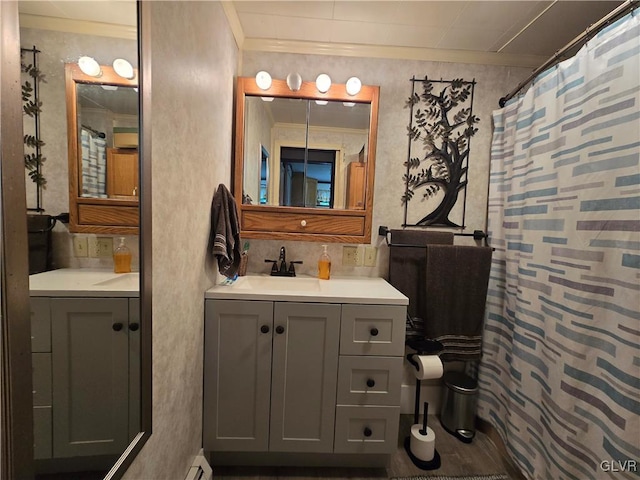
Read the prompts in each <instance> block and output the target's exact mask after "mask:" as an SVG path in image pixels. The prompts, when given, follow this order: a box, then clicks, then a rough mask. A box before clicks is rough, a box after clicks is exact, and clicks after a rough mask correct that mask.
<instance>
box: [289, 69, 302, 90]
mask: <svg viewBox="0 0 640 480" xmlns="http://www.w3.org/2000/svg"><path fill="white" fill-rule="evenodd" d="M287 86H288V87H289V90H291V91H292V92H297V91H298V90H300V87H301V86H302V77H301V76H300V74H299V73H290V74H289V75H287Z"/></svg>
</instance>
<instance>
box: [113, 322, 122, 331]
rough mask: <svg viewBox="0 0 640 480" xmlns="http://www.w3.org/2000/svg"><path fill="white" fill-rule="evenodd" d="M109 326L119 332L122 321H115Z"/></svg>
mask: <svg viewBox="0 0 640 480" xmlns="http://www.w3.org/2000/svg"><path fill="white" fill-rule="evenodd" d="M111 328H113V331H114V332H119V331H120V330H122V323H120V322H116V323H114V324H113V325H112V326H111Z"/></svg>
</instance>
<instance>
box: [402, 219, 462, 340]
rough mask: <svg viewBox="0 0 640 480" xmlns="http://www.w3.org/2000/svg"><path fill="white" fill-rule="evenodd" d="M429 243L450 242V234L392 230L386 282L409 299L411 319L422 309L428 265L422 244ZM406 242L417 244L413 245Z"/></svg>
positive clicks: (419, 314) (450, 243)
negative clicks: (425, 273) (425, 272)
mask: <svg viewBox="0 0 640 480" xmlns="http://www.w3.org/2000/svg"><path fill="white" fill-rule="evenodd" d="M431 244H444V245H452V244H453V233H452V232H438V231H433V230H430V231H428V230H391V247H390V248H389V283H390V284H391V285H393V286H394V287H395V288H397V289H398V290H400V291H401V292H402V293H404V294H405V295H406V296H407V298H408V299H409V306H408V307H407V314H408V315H409V317H411V318H412V319H414V318H415V317H420V316H421V312H424V308H425V305H424V300H425V296H424V294H423V292H424V291H425V289H426V284H425V276H424V271H425V268H426V266H427V263H426V262H427V257H426V251H425V249H424V247H425V246H427V245H431ZM407 245H416V247H410V246H407ZM418 323H420V321H418ZM416 333H418V332H416ZM420 336H422V335H420Z"/></svg>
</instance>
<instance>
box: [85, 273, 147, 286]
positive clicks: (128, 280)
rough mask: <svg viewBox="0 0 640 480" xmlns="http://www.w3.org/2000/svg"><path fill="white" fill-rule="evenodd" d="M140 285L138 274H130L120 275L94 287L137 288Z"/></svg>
mask: <svg viewBox="0 0 640 480" xmlns="http://www.w3.org/2000/svg"><path fill="white" fill-rule="evenodd" d="M139 283H140V275H139V274H138V272H132V273H120V274H118V276H116V277H113V278H110V279H109V280H103V281H102V282H97V283H95V284H94V285H95V286H99V287H111V288H118V287H120V288H132V289H133V288H138V286H139Z"/></svg>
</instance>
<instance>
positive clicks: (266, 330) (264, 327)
mask: <svg viewBox="0 0 640 480" xmlns="http://www.w3.org/2000/svg"><path fill="white" fill-rule="evenodd" d="M260 331H261V332H262V333H269V325H262V326H261V327H260Z"/></svg>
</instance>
